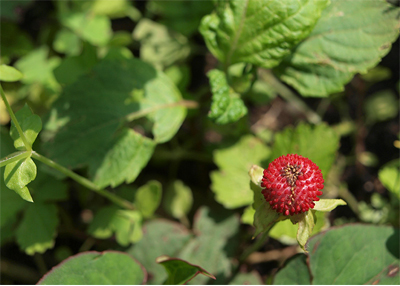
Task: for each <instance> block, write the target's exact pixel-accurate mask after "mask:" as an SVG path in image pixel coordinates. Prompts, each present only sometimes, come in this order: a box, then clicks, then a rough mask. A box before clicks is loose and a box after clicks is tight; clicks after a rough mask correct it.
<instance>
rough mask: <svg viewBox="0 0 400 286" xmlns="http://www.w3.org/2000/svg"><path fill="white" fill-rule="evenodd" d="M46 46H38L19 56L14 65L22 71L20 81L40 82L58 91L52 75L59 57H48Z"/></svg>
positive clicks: (26, 82)
mask: <svg viewBox="0 0 400 286" xmlns="http://www.w3.org/2000/svg"><path fill="white" fill-rule="evenodd" d="M48 54H49V49H48V47H45V46H43V47H40V48H37V49H35V50H33V51H31V52H30V53H29V54H27V55H25V56H24V57H22V58H20V59H19V60H18V61H17V62H16V63H15V67H16V68H17V69H18V70H20V71H21V72H22V74H23V75H24V77H23V78H22V79H21V82H22V83H24V84H36V83H40V84H42V85H44V86H45V87H46V88H49V89H51V90H52V91H54V92H58V91H59V89H60V87H59V84H58V83H57V81H56V79H55V78H54V75H53V69H54V68H56V67H57V66H58V65H59V63H60V59H59V58H58V57H51V58H48Z"/></svg>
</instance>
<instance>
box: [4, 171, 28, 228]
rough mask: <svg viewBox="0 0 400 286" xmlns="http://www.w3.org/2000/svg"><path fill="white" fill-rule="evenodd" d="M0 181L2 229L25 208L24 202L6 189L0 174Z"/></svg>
mask: <svg viewBox="0 0 400 286" xmlns="http://www.w3.org/2000/svg"><path fill="white" fill-rule="evenodd" d="M0 180H1V181H0V227H3V226H5V225H6V224H7V223H9V222H10V221H12V220H14V219H15V218H16V217H17V213H18V212H19V211H21V210H22V209H23V208H24V207H26V202H25V201H23V200H21V198H20V197H19V196H18V195H17V194H16V193H15V192H13V191H11V190H9V189H8V188H6V186H5V185H4V182H3V175H2V174H0Z"/></svg>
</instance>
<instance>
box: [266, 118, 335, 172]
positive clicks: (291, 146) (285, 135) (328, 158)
mask: <svg viewBox="0 0 400 286" xmlns="http://www.w3.org/2000/svg"><path fill="white" fill-rule="evenodd" d="M339 139H340V138H339V136H338V135H337V134H336V133H335V131H334V130H333V129H332V128H330V127H329V126H328V125H327V124H325V123H322V124H319V125H316V126H311V125H308V124H306V123H300V124H299V125H297V127H296V128H292V127H288V128H285V129H284V130H283V131H282V132H279V133H277V134H276V135H275V143H274V146H273V148H272V155H271V161H272V160H274V159H276V158H278V157H279V156H282V155H287V154H299V155H302V156H304V157H307V158H308V159H310V160H311V161H313V162H314V163H315V164H317V166H318V167H319V168H320V169H321V172H322V174H323V176H324V178H326V176H327V175H328V172H329V170H330V168H331V166H332V164H333V161H334V160H335V154H336V152H337V150H338V149H339Z"/></svg>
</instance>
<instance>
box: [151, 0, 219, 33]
mask: <svg viewBox="0 0 400 286" xmlns="http://www.w3.org/2000/svg"><path fill="white" fill-rule="evenodd" d="M212 8H213V3H212V2H211V1H196V0H188V1H157V0H151V1H149V2H148V4H147V9H148V10H149V11H150V12H152V13H155V14H157V15H160V20H159V22H160V23H162V24H164V25H166V26H168V27H169V28H171V29H172V30H174V31H177V32H179V33H182V34H183V35H185V36H189V35H191V34H193V33H194V32H196V31H197V29H198V27H199V25H200V21H201V18H202V17H203V16H204V15H206V14H208V13H210V12H211V11H212Z"/></svg>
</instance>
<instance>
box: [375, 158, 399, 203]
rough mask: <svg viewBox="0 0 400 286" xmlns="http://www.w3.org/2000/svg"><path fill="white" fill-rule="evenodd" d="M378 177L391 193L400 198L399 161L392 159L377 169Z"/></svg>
mask: <svg viewBox="0 0 400 286" xmlns="http://www.w3.org/2000/svg"><path fill="white" fill-rule="evenodd" d="M378 178H379V180H380V181H381V183H382V185H383V186H384V187H385V188H386V189H387V190H388V191H389V192H391V194H392V195H393V196H394V197H396V198H397V199H398V200H400V163H399V160H397V159H396V160H393V161H391V162H389V163H387V164H386V165H385V166H384V167H383V168H382V169H380V170H379V173H378Z"/></svg>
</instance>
